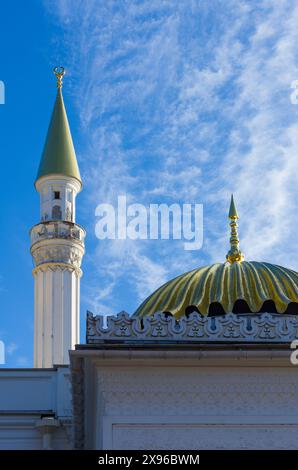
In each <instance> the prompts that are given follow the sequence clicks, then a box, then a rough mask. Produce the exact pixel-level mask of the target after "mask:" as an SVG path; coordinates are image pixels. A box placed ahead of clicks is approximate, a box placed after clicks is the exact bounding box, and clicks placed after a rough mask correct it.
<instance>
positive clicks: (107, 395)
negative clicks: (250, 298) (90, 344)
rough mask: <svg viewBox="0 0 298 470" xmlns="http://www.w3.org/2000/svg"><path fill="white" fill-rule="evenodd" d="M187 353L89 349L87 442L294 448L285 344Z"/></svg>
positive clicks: (297, 415) (297, 378)
mask: <svg viewBox="0 0 298 470" xmlns="http://www.w3.org/2000/svg"><path fill="white" fill-rule="evenodd" d="M76 353H79V352H78V351H76V352H74V353H72V354H73V355H75V354H76ZM113 353H114V356H113ZM189 353H190V352H189V351H181V352H180V353H179V352H175V354H176V356H177V357H176V358H175V359H173V357H171V352H170V351H167V352H162V351H142V354H143V356H142V358H140V354H141V352H138V351H105V352H104V353H103V352H102V353H101V352H100V351H98V352H96V351H94V352H93V354H94V357H93V358H91V351H88V355H87V356H86V358H85V359H84V360H85V372H86V374H87V375H86V376H85V384H86V386H87V395H86V397H85V403H86V404H87V406H86V407H85V409H84V415H85V420H86V422H87V427H88V433H87V435H86V440H85V447H87V448H97V449H101V448H103V449H169V450H170V449H233V448H237V449H271V448H277V449H279V448H280V449H290V448H293V449H298V439H297V436H298V405H297V397H296V390H297V387H298V374H297V371H298V370H297V368H296V369H295V367H294V366H292V365H291V364H290V361H289V353H288V352H287V351H281V352H280V357H279V353H278V352H277V353H276V352H275V353H273V354H272V352H271V351H270V350H268V351H263V352H260V353H258V352H256V351H244V352H242V353H239V352H233V351H230V357H229V359H227V357H226V358H222V357H221V356H220V354H219V353H214V352H213V353H214V354H215V356H214V354H213V356H212V355H211V356H209V357H208V351H206V352H204V353H203V355H202V353H201V357H200V353H199V352H197V353H196V354H195V352H192V354H193V355H192V357H189V356H188V354H189ZM81 354H83V353H82V352H81ZM101 354H102V355H101ZM125 354H126V356H125ZM173 354H174V353H173ZM179 354H180V356H179ZM216 354H217V355H218V357H216ZM239 354H240V355H239ZM258 354H259V357H258V356H256V355H258ZM276 354H277V356H276ZM158 355H159V356H160V357H159V358H158ZM250 355H251V358H249V356H250ZM92 377H93V379H92Z"/></svg>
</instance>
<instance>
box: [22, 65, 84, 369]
mask: <svg viewBox="0 0 298 470" xmlns="http://www.w3.org/2000/svg"><path fill="white" fill-rule="evenodd" d="M54 73H55V75H56V77H57V88H58V90H57V97H56V102H55V106H54V110H53V114H52V119H51V122H50V126H49V130H48V134H47V138H46V143H45V147H44V151H43V154H42V158H41V162H40V166H39V170H38V174H37V178H36V181H35V187H36V189H37V191H38V192H39V194H40V222H39V223H38V224H37V225H34V227H32V229H31V231H30V237H31V254H32V257H33V261H34V269H33V276H34V283H35V287H34V290H35V295H34V367H53V365H60V364H68V363H69V354H68V351H69V350H70V349H73V348H74V346H75V344H77V343H79V320H80V277H81V275H82V271H81V261H82V257H83V255H84V237H85V230H84V229H83V228H82V227H80V225H78V224H76V221H75V220H76V219H75V215H76V214H75V201H76V195H77V194H78V193H79V192H80V191H81V188H82V181H81V176H80V172H79V168H78V164H77V159H76V155H75V150H74V146H73V142H72V137H71V133H70V129H69V124H68V119H67V115H66V111H65V107H64V102H63V96H62V77H63V75H64V68H63V67H56V68H55V69H54Z"/></svg>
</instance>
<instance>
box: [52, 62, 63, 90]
mask: <svg viewBox="0 0 298 470" xmlns="http://www.w3.org/2000/svg"><path fill="white" fill-rule="evenodd" d="M53 72H54V74H55V75H56V78H57V88H58V89H59V90H60V89H61V88H62V78H63V77H64V75H65V68H64V67H55V68H54V69H53Z"/></svg>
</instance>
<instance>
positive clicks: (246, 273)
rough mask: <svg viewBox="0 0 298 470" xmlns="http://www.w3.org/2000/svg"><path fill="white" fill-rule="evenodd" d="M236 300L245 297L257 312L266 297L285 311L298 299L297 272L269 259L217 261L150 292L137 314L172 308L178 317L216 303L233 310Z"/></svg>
mask: <svg viewBox="0 0 298 470" xmlns="http://www.w3.org/2000/svg"><path fill="white" fill-rule="evenodd" d="M237 300H244V301H245V302H246V303H247V304H248V306H249V309H250V311H251V312H258V311H260V309H261V308H262V305H263V303H264V302H265V301H268V300H271V301H273V302H274V304H275V307H276V310H277V312H278V313H283V312H285V310H286V309H287V307H288V305H289V304H290V303H292V302H294V303H297V302H298V273H297V272H295V271H292V270H291V269H287V268H283V267H282V266H277V265H274V264H270V263H259V262H256V261H250V262H248V261H242V262H239V263H238V262H235V263H233V264H230V263H228V262H227V263H224V264H222V263H217V264H212V265H210V266H204V267H202V268H199V269H194V270H193V271H190V272H188V273H185V274H182V275H181V276H178V277H176V278H175V279H172V280H171V281H169V282H167V283H166V284H164V285H163V286H161V287H160V288H159V289H157V290H156V291H155V292H154V293H153V294H151V295H150V296H149V297H148V298H147V299H146V300H145V301H144V302H143V303H142V304H141V305H140V307H139V308H138V309H137V311H136V312H135V315H137V316H138V317H144V316H147V315H153V314H154V313H155V312H158V311H162V312H170V313H171V314H172V315H174V316H175V317H176V318H180V317H181V316H183V315H185V312H186V309H187V308H188V307H195V308H197V309H198V310H199V312H200V313H201V314H203V315H207V314H208V311H209V307H210V305H211V304H213V303H219V304H220V305H221V306H222V308H223V309H224V310H225V312H231V311H232V310H233V307H234V304H235V302H236V301H237Z"/></svg>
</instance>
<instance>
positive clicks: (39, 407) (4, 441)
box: [0, 367, 71, 449]
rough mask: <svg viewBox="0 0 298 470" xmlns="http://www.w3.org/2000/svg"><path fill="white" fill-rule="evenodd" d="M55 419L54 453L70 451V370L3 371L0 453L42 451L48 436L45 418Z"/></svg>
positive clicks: (53, 432) (0, 372)
mask: <svg viewBox="0 0 298 470" xmlns="http://www.w3.org/2000/svg"><path fill="white" fill-rule="evenodd" d="M45 415H48V416H52V418H51V419H52V420H54V421H55V424H56V426H55V427H54V428H53V431H52V432H51V441H52V443H51V445H52V448H55V449H69V448H71V395H70V381H69V369H68V367H59V368H54V369H43V370H41V369H1V370H0V449H42V448H43V447H44V438H43V435H44V433H45V432H47V428H46V427H45V426H41V427H39V428H38V427H37V425H38V424H39V425H40V424H42V423H41V421H40V419H41V417H42V416H45Z"/></svg>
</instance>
